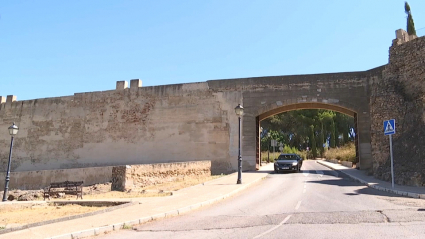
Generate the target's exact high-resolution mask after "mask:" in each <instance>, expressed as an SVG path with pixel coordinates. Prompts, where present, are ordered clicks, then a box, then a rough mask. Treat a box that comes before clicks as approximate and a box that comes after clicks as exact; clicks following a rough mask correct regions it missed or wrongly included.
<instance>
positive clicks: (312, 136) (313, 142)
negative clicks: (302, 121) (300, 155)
mask: <svg viewBox="0 0 425 239" xmlns="http://www.w3.org/2000/svg"><path fill="white" fill-rule="evenodd" d="M310 145H311V152H312V154H313V158H317V144H316V136H315V130H314V126H313V125H310Z"/></svg>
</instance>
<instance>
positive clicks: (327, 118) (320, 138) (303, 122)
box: [261, 109, 354, 156]
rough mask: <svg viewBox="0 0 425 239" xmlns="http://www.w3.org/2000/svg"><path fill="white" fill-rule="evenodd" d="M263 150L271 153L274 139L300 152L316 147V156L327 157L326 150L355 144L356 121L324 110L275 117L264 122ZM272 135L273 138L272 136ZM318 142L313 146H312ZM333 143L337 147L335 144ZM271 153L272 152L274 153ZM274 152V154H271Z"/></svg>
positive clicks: (293, 112)
mask: <svg viewBox="0 0 425 239" xmlns="http://www.w3.org/2000/svg"><path fill="white" fill-rule="evenodd" d="M261 127H262V128H263V131H262V132H261V150H262V151H267V150H268V148H269V146H270V141H271V139H275V140H277V141H278V142H279V143H282V144H284V145H285V146H288V147H290V148H295V149H297V150H299V151H302V150H306V149H307V147H310V148H311V150H313V145H314V147H315V148H316V153H315V155H316V156H317V154H318V153H319V154H320V155H321V156H323V154H324V151H325V148H324V146H325V145H326V146H329V145H332V146H331V147H335V146H336V145H339V146H343V145H345V144H347V143H349V142H350V141H354V135H353V134H351V133H350V132H352V130H351V129H352V128H353V127H354V121H353V118H352V117H350V116H347V115H345V114H341V113H337V112H334V111H330V110H323V109H309V110H293V111H288V112H284V113H281V114H277V115H274V116H271V117H269V118H267V119H265V120H263V121H261ZM268 133H270V137H269V136H268ZM313 138H314V142H313V145H311V143H312V141H313ZM332 140H333V141H334V144H332V143H331V142H332ZM270 150H271V149H270ZM271 151H272V150H271Z"/></svg>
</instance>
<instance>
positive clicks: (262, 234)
mask: <svg viewBox="0 0 425 239" xmlns="http://www.w3.org/2000/svg"><path fill="white" fill-rule="evenodd" d="M96 238H102V239H111V238H121V239H130V238H158V239H159V238H161V239H163V238H202V239H206V238H315V239H317V238H338V239H339V238H425V200H423V199H413V198H404V197H399V196H396V195H393V194H389V193H385V192H382V191H378V190H375V189H371V188H368V187H365V186H363V185H361V184H359V183H357V182H354V181H351V180H350V179H348V178H345V177H343V176H342V175H338V174H337V173H336V172H335V171H332V170H329V169H328V168H326V167H324V166H322V165H320V164H318V163H316V162H315V161H305V162H304V165H303V168H302V172H301V173H285V174H270V175H269V176H268V177H267V178H266V179H265V180H263V181H262V182H261V183H258V184H256V185H254V186H252V187H250V188H248V189H247V190H245V191H243V192H241V193H239V194H238V195H236V196H234V197H232V198H229V199H226V200H224V201H222V202H220V203H217V204H214V205H211V206H209V207H205V208H201V209H200V210H197V211H194V212H191V213H188V214H185V215H182V216H178V217H173V218H168V219H164V220H160V221H154V222H150V223H146V224H143V225H140V226H137V227H135V230H121V231H118V232H114V233H111V234H108V235H105V236H98V237H96Z"/></svg>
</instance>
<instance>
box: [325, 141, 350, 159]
mask: <svg viewBox="0 0 425 239" xmlns="http://www.w3.org/2000/svg"><path fill="white" fill-rule="evenodd" d="M325 158H327V159H338V160H341V161H349V162H352V163H355V162H356V147H355V146H354V144H353V143H349V144H347V145H345V146H343V147H340V148H334V149H330V150H327V151H326V152H325Z"/></svg>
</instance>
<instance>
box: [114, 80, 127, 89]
mask: <svg viewBox="0 0 425 239" xmlns="http://www.w3.org/2000/svg"><path fill="white" fill-rule="evenodd" d="M127 88H128V82H127V81H117V87H116V90H124V89H127Z"/></svg>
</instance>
